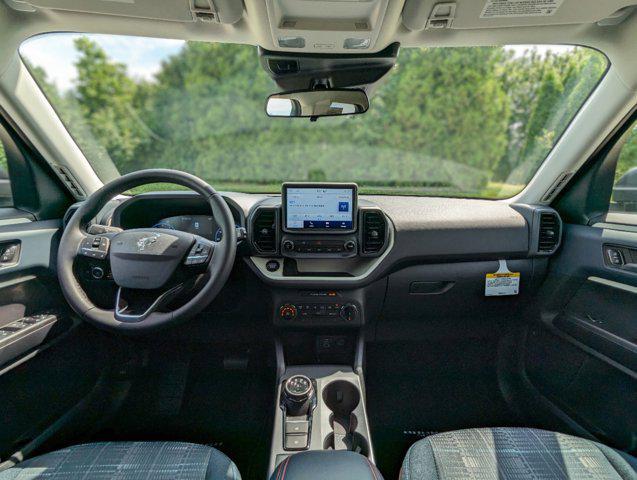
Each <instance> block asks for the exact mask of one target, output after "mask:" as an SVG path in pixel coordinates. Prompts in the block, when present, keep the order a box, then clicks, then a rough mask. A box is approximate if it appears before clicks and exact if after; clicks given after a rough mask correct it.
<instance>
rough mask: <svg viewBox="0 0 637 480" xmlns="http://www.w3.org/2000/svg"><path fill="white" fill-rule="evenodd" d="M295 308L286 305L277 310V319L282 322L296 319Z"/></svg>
mask: <svg viewBox="0 0 637 480" xmlns="http://www.w3.org/2000/svg"><path fill="white" fill-rule="evenodd" d="M296 314H297V311H296V306H294V305H291V304H289V303H286V304H285V305H281V308H279V317H281V318H282V319H284V320H294V319H295V318H296Z"/></svg>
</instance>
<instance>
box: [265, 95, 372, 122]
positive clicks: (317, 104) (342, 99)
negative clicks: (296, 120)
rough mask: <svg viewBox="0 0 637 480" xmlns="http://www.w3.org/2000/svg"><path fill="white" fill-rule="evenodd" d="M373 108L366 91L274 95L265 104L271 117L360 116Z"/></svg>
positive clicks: (266, 110)
mask: <svg viewBox="0 0 637 480" xmlns="http://www.w3.org/2000/svg"><path fill="white" fill-rule="evenodd" d="M368 109H369V100H368V99H367V94H366V93H365V92H364V91H363V90H347V89H342V90H300V91H298V92H283V93H277V94H274V95H270V96H269V97H268V101H267V103H266V105H265V113H266V114H267V115H268V116H269V117H311V118H317V117H334V116H338V115H356V114H358V113H365V112H366V111H367V110H368Z"/></svg>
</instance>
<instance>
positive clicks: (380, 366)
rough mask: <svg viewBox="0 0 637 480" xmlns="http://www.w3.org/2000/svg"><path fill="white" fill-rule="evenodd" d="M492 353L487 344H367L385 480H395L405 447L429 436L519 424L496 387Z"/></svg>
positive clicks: (370, 401) (371, 409)
mask: <svg viewBox="0 0 637 480" xmlns="http://www.w3.org/2000/svg"><path fill="white" fill-rule="evenodd" d="M495 352H496V344H495V341H493V342H491V341H488V340H471V341H457V342H448V343H447V342H445V343H444V344H441V343H436V344H433V343H432V344H423V343H418V344H406V343H400V344H398V343H397V344H387V343H382V344H370V345H368V346H367V351H366V355H367V363H366V368H365V383H366V388H367V413H368V415H369V420H370V426H371V434H372V442H373V445H374V453H375V455H376V462H377V464H378V466H379V468H380V470H381V472H382V473H383V475H384V476H385V478H398V472H399V470H400V465H401V463H402V460H403V458H404V456H405V453H406V452H407V449H408V448H409V446H410V445H411V444H413V443H414V442H416V441H417V440H419V439H421V438H424V437H426V436H428V435H431V434H433V433H436V432H439V431H449V430H457V429H461V428H470V427H479V426H517V425H518V424H519V419H518V418H517V416H516V415H515V414H514V413H513V412H512V411H511V410H510V409H509V408H508V407H507V404H506V403H505V401H504V399H503V398H502V395H501V394H500V391H499V389H498V386H497V376H496V358H495V357H496V356H495Z"/></svg>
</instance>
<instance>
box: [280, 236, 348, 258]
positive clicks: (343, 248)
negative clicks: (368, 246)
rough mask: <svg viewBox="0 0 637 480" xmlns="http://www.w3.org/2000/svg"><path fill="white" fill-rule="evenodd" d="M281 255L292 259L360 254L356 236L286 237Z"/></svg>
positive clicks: (282, 242) (284, 237) (282, 244)
mask: <svg viewBox="0 0 637 480" xmlns="http://www.w3.org/2000/svg"><path fill="white" fill-rule="evenodd" d="M281 254H282V255H283V256H285V257H292V258H348V257H355V256H356V255H357V254H358V241H357V238H356V235H339V236H338V237H337V236H334V235H332V236H316V235H313V236H306V235H285V236H283V238H282V239H281Z"/></svg>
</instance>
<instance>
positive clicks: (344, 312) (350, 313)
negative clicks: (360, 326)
mask: <svg viewBox="0 0 637 480" xmlns="http://www.w3.org/2000/svg"><path fill="white" fill-rule="evenodd" d="M339 316H340V317H341V319H343V320H345V321H346V322H353V321H354V320H356V317H357V316H358V307H357V306H356V305H354V304H352V303H346V304H345V305H343V306H342V307H341V309H340V311H339Z"/></svg>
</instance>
